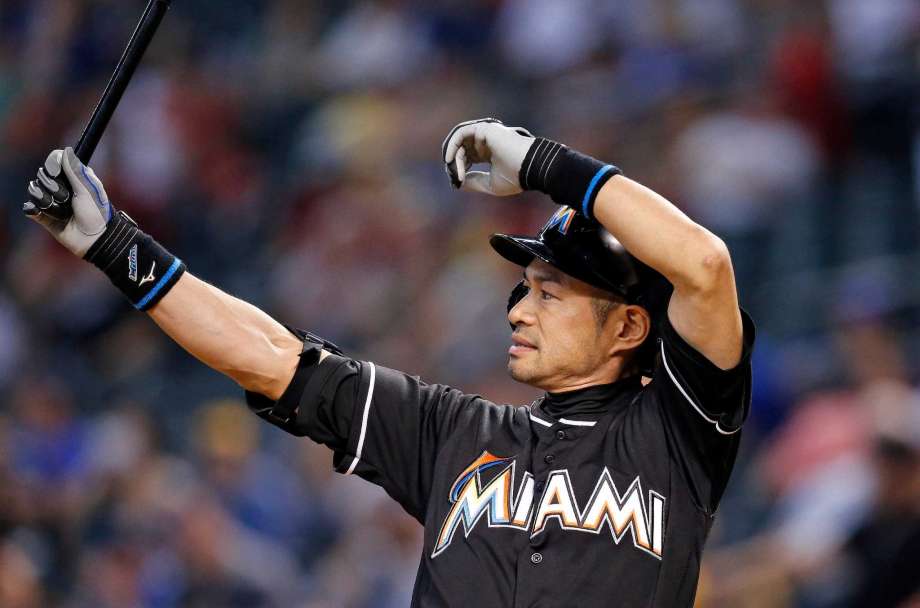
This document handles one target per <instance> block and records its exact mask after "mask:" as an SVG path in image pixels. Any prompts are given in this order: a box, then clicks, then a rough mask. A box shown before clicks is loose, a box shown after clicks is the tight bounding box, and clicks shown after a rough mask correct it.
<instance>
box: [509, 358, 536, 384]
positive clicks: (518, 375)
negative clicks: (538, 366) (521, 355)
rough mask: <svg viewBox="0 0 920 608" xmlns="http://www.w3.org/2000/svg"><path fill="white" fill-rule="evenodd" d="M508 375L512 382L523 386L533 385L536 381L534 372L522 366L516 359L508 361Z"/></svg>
mask: <svg viewBox="0 0 920 608" xmlns="http://www.w3.org/2000/svg"><path fill="white" fill-rule="evenodd" d="M508 375H509V376H511V379H512V380H515V381H517V382H521V383H523V384H533V381H534V374H533V371H532V370H529V369H527V367H526V366H524V365H521V362H520V361H516V360H515V359H514V358H511V359H510V360H509V361H508Z"/></svg>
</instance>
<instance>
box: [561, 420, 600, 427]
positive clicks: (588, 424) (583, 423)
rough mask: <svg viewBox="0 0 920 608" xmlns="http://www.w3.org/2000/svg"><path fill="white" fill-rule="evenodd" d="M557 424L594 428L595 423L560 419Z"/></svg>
mask: <svg viewBox="0 0 920 608" xmlns="http://www.w3.org/2000/svg"><path fill="white" fill-rule="evenodd" d="M559 422H561V423H562V424H571V425H572V426H594V425H595V424H597V422H595V421H593V420H569V419H568V418H560V419H559Z"/></svg>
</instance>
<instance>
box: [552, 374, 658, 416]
mask: <svg viewBox="0 0 920 608" xmlns="http://www.w3.org/2000/svg"><path fill="white" fill-rule="evenodd" d="M641 386H642V378H641V376H639V375H638V374H637V375H635V376H629V377H628V378H623V379H621V380H617V381H616V382H613V383H610V384H596V385H594V386H589V387H586V388H582V389H578V390H575V391H567V392H564V393H546V395H545V396H544V397H543V399H542V400H541V401H540V403H538V404H537V407H536V409H537V410H538V411H539V412H540V413H541V414H543V416H544V417H546V416H548V417H550V418H551V419H553V420H560V419H562V418H566V419H572V418H573V417H574V418H575V419H590V418H591V416H594V417H595V418H597V417H599V416H601V415H603V414H606V413H608V412H610V411H611V410H612V409H616V408H617V406H619V405H620V404H621V403H628V402H629V400H628V399H627V400H624V399H622V397H623V396H624V395H628V396H631V395H634V394H635V391H636V390H637V389H639V388H641Z"/></svg>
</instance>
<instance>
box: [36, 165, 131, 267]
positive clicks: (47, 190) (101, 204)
mask: <svg viewBox="0 0 920 608" xmlns="http://www.w3.org/2000/svg"><path fill="white" fill-rule="evenodd" d="M22 211H23V213H25V214H26V216H28V217H29V219H32V220H35V221H36V222H38V223H39V224H41V225H42V226H44V227H45V229H46V230H47V231H48V232H50V233H51V235H52V236H53V237H54V238H55V239H57V240H58V242H60V243H61V244H62V245H64V247H66V248H67V249H69V250H70V251H71V252H73V253H74V254H75V255H77V256H79V257H81V258H82V257H83V256H84V255H85V254H86V252H87V251H88V250H89V248H90V247H91V246H92V244H93V243H95V242H96V240H97V239H98V238H99V236H100V235H101V234H102V232H103V231H104V230H105V227H106V224H108V222H109V220H110V219H112V214H113V212H114V210H113V209H112V206H111V205H110V204H109V198H108V196H106V193H105V189H104V188H103V187H102V182H100V181H99V178H98V177H96V174H95V173H93V170H92V169H90V168H89V167H87V166H85V165H84V164H83V163H81V162H80V160H79V159H78V158H77V156H76V154H74V151H73V148H67V149H66V150H55V151H53V152H52V153H51V154H49V155H48V158H47V159H46V160H45V165H44V166H43V167H41V168H40V169H39V170H38V178H37V179H35V180H33V181H32V182H30V183H29V200H28V201H27V202H26V203H25V204H24V205H23V206H22Z"/></svg>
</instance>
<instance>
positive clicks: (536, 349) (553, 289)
mask: <svg viewBox="0 0 920 608" xmlns="http://www.w3.org/2000/svg"><path fill="white" fill-rule="evenodd" d="M524 283H525V285H526V286H527V287H528V288H529V291H528V293H527V295H526V296H524V298H523V299H522V300H521V301H520V302H518V303H517V304H516V305H515V306H514V308H512V309H511V310H510V311H509V313H508V320H509V321H510V323H511V324H512V325H513V326H514V332H513V333H512V336H511V338H512V345H511V348H510V349H509V350H508V355H509V359H508V371H509V372H510V374H511V377H512V378H514V379H515V380H517V381H518V382H523V383H525V384H529V385H531V386H535V387H537V388H541V389H543V390H547V391H553V392H555V391H564V390H573V389H576V388H581V387H583V386H590V385H592V384H602V383H606V382H612V381H613V380H615V379H616V377H617V376H618V375H619V372H620V369H621V362H617V361H614V360H613V354H614V352H615V351H617V350H618V349H617V345H618V344H619V343H620V342H622V340H621V339H620V336H621V335H622V334H623V329H624V323H626V322H627V319H628V315H626V314H625V313H626V309H635V308H636V307H634V306H627V305H617V304H612V303H611V299H610V298H611V296H609V295H607V294H606V292H604V291H602V290H600V289H597V288H595V287H593V286H591V285H588V284H587V283H585V282H583V281H579V280H578V279H575V278H573V277H571V276H569V275H566V274H564V273H562V272H561V271H559V270H557V269H556V268H553V267H552V266H550V265H549V264H547V263H545V262H543V261H542V260H537V259H535V260H534V261H533V262H531V263H530V265H528V266H527V268H526V269H525V270H524ZM603 304H607V305H608V307H607V308H608V309H611V310H609V315H599V314H598V307H599V305H603ZM604 316H606V319H604V318H603V317H604ZM646 332H647V330H646ZM642 337H643V338H644V334H643V336H642ZM640 342H641V340H640Z"/></svg>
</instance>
